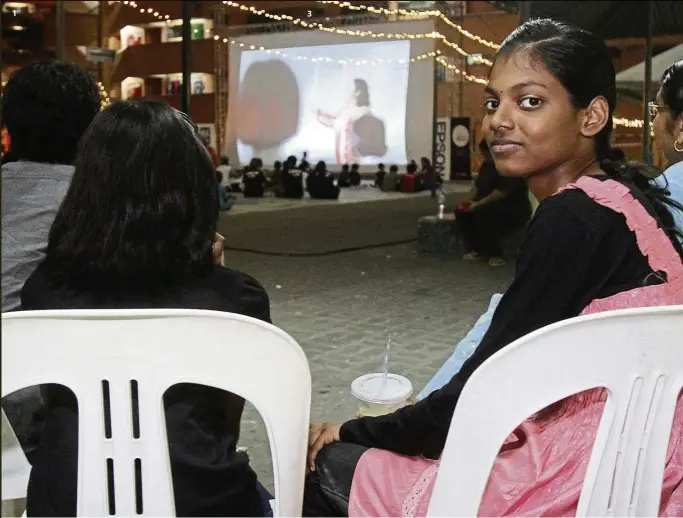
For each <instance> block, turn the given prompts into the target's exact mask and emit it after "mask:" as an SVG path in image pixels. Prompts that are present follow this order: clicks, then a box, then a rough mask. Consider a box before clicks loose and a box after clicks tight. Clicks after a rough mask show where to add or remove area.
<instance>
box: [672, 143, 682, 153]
mask: <svg viewBox="0 0 683 518" xmlns="http://www.w3.org/2000/svg"><path fill="white" fill-rule="evenodd" d="M674 149H675V150H676V151H678V152H679V153H683V144H681V149H678V141H676V142H674Z"/></svg>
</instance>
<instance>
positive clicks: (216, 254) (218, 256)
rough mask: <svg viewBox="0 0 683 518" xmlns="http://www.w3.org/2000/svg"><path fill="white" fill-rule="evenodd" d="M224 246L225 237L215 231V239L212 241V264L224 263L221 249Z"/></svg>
mask: <svg viewBox="0 0 683 518" xmlns="http://www.w3.org/2000/svg"><path fill="white" fill-rule="evenodd" d="M224 248H225V238H224V237H223V236H221V235H220V234H219V233H218V232H216V240H215V241H214V242H213V264H220V265H224V264H225V263H224V262H223V249H224Z"/></svg>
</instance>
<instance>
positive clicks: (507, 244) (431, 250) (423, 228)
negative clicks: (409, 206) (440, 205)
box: [417, 212, 525, 259]
mask: <svg viewBox="0 0 683 518" xmlns="http://www.w3.org/2000/svg"><path fill="white" fill-rule="evenodd" d="M524 232H525V228H524V227H521V228H519V229H517V230H515V231H514V232H513V233H511V234H510V235H508V236H507V237H506V238H505V239H503V250H504V254H505V258H506V259H513V258H515V257H517V254H518V252H519V246H520V245H521V243H522V238H523V237H524ZM417 249H418V251H419V252H421V253H424V254H433V255H456V256H459V255H462V254H463V253H464V251H463V249H462V246H461V243H460V236H459V235H458V233H457V230H456V226H455V215H454V214H453V213H452V212H451V213H447V214H444V215H443V218H438V217H437V216H423V217H421V218H419V219H418V221H417Z"/></svg>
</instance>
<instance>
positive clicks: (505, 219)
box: [455, 140, 531, 266]
mask: <svg viewBox="0 0 683 518" xmlns="http://www.w3.org/2000/svg"><path fill="white" fill-rule="evenodd" d="M479 149H480V150H481V152H482V154H483V155H484V163H483V164H482V166H481V168H480V169H479V175H478V176H477V178H476V180H475V181H474V182H473V184H472V189H471V190H470V193H469V194H468V195H467V197H466V198H465V201H463V202H462V204H461V205H460V207H459V208H458V209H456V211H455V224H456V227H457V230H458V232H459V234H460V238H461V239H462V242H463V247H464V249H465V252H466V253H465V256H464V257H463V259H465V260H470V261H471V260H474V259H477V258H479V257H485V258H486V259H488V261H489V265H490V266H501V265H504V264H505V260H504V259H503V247H502V245H501V243H502V241H503V239H504V238H505V237H506V236H508V235H509V234H510V233H512V232H513V231H515V230H517V229H519V228H521V227H523V226H524V225H526V223H527V222H528V221H529V218H530V217H531V202H530V201H529V191H528V188H527V186H526V183H525V182H524V179H523V178H519V177H518V178H514V177H512V178H508V177H504V176H501V175H500V173H498V170H497V169H496V164H495V163H494V162H493V158H492V157H491V153H490V151H489V146H488V144H487V143H486V142H485V141H483V140H482V141H481V142H480V144H479Z"/></svg>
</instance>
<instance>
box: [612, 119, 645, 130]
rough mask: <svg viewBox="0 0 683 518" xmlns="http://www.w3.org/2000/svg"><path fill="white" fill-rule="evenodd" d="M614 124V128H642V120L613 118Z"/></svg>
mask: <svg viewBox="0 0 683 518" xmlns="http://www.w3.org/2000/svg"><path fill="white" fill-rule="evenodd" d="M612 123H613V126H614V127H617V126H623V127H625V128H642V127H643V121H642V119H622V118H620V117H613V118H612Z"/></svg>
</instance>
